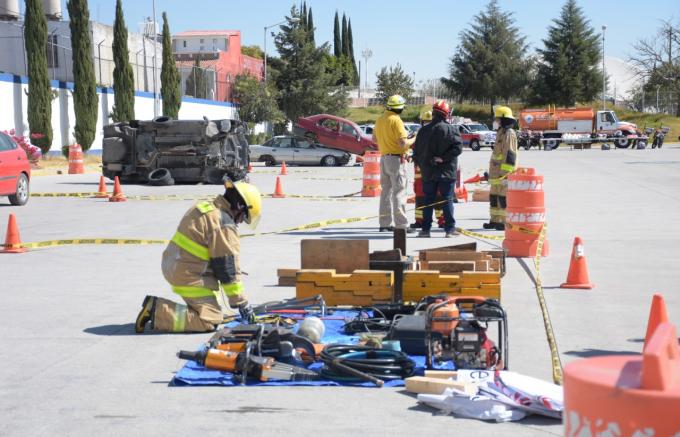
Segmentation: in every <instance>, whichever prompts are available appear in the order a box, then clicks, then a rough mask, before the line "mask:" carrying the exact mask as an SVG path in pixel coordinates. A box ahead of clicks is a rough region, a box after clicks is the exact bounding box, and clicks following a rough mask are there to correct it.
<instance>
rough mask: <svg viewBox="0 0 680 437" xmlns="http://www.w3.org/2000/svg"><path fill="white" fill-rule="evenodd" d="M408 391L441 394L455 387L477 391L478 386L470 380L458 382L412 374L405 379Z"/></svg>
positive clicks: (467, 391) (467, 392)
mask: <svg viewBox="0 0 680 437" xmlns="http://www.w3.org/2000/svg"><path fill="white" fill-rule="evenodd" d="M404 382H405V383H406V391H408V392H411V393H418V394H433V395H440V394H442V393H444V390H446V389H447V388H455V389H456V390H460V391H462V392H464V393H466V394H469V395H474V394H476V393H477V386H476V385H474V384H472V383H469V382H458V381H454V380H452V379H441V378H431V377H426V376H412V377H410V378H406V379H405V380H404Z"/></svg>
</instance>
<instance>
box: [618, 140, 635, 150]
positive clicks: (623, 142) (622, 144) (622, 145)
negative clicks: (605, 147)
mask: <svg viewBox="0 0 680 437" xmlns="http://www.w3.org/2000/svg"><path fill="white" fill-rule="evenodd" d="M632 144H633V142H632V141H631V140H629V139H628V138H617V139H615V140H614V145H615V146H616V148H617V149H627V148H628V147H630V146H631V145H632Z"/></svg>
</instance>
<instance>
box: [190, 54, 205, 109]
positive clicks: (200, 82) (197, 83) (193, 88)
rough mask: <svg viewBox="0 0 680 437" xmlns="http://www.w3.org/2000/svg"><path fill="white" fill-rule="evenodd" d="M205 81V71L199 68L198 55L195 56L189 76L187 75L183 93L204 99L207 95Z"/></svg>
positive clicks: (199, 60)
mask: <svg viewBox="0 0 680 437" xmlns="http://www.w3.org/2000/svg"><path fill="white" fill-rule="evenodd" d="M207 82H208V78H207V75H206V71H205V69H203V68H201V59H200V56H197V57H196V59H195V60H194V66H193V67H192V68H191V72H190V73H189V77H187V81H186V87H185V88H186V89H185V94H186V95H188V96H192V97H195V98H197V99H205V98H206V97H207V90H206V86H207Z"/></svg>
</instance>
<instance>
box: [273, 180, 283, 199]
mask: <svg viewBox="0 0 680 437" xmlns="http://www.w3.org/2000/svg"><path fill="white" fill-rule="evenodd" d="M272 197H276V198H281V197H286V195H285V193H284V192H283V188H281V178H280V177H278V176H277V177H276V188H275V189H274V194H272Z"/></svg>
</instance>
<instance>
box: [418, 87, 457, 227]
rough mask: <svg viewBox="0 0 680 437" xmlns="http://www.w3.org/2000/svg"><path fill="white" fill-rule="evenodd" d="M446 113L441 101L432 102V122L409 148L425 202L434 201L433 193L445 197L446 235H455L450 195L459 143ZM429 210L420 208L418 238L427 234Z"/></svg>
mask: <svg viewBox="0 0 680 437" xmlns="http://www.w3.org/2000/svg"><path fill="white" fill-rule="evenodd" d="M450 112H451V108H450V107H449V104H448V103H446V101H445V100H439V101H438V102H436V103H435V104H434V105H433V106H432V123H430V124H428V125H426V126H423V127H422V128H421V129H420V130H419V131H418V136H416V142H415V146H414V148H413V157H414V160H415V162H416V163H417V164H418V166H419V167H420V171H421V174H422V181H423V192H424V193H425V205H432V204H433V203H434V202H435V199H436V198H437V192H439V195H440V196H441V197H442V198H444V199H445V203H444V204H443V205H441V207H442V209H443V210H444V221H445V223H444V231H445V232H446V238H450V237H454V236H456V235H458V233H457V232H456V221H455V219H454V218H453V196H454V188H455V186H456V170H457V169H458V155H460V154H461V153H462V152H463V143H462V141H461V140H460V136H459V135H458V133H457V132H456V128H454V127H453V126H452V125H450V124H449V123H448V122H447V121H446V117H448V115H449V113H450ZM437 206H439V205H437ZM433 209H434V207H432V206H430V207H427V208H424V209H423V226H422V230H421V231H420V233H419V234H418V236H419V237H424V238H428V237H430V229H431V228H432V212H433Z"/></svg>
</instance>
